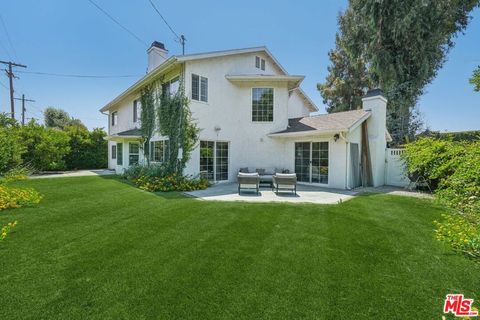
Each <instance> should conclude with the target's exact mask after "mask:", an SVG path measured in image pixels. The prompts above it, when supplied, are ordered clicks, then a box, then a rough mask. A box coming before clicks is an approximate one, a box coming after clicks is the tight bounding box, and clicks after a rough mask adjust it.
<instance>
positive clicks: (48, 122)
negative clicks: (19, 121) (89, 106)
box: [43, 107, 87, 130]
mask: <svg viewBox="0 0 480 320" xmlns="http://www.w3.org/2000/svg"><path fill="white" fill-rule="evenodd" d="M43 122H44V123H45V127H47V128H58V129H64V128H65V127H66V126H80V127H82V128H84V129H85V130H86V129H87V127H85V125H84V124H83V123H82V121H80V119H75V118H72V117H70V115H69V114H68V112H66V111H65V110H62V109H59V108H55V107H48V108H46V109H45V111H43Z"/></svg>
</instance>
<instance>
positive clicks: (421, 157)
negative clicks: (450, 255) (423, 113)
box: [404, 137, 480, 258]
mask: <svg viewBox="0 0 480 320" xmlns="http://www.w3.org/2000/svg"><path fill="white" fill-rule="evenodd" d="M404 159H405V161H406V164H407V169H408V171H409V172H410V173H412V172H416V173H419V174H421V175H423V176H424V177H425V178H426V179H430V180H431V181H433V182H435V185H436V187H437V188H436V190H435V194H436V196H437V199H438V201H440V202H441V203H442V204H443V205H446V206H448V207H450V208H452V209H454V210H453V211H452V213H450V214H449V215H445V216H444V220H443V221H441V222H435V224H436V226H437V230H436V232H437V238H438V239H439V240H442V241H445V242H447V243H449V244H450V245H451V246H452V248H453V249H455V250H458V251H462V252H464V253H467V254H468V255H470V256H475V257H479V258H480V254H479V253H480V248H479V246H480V244H479V243H480V141H453V140H445V139H434V138H430V137H428V138H421V139H419V140H418V141H416V142H414V143H411V144H408V145H407V146H406V152H405V153H404Z"/></svg>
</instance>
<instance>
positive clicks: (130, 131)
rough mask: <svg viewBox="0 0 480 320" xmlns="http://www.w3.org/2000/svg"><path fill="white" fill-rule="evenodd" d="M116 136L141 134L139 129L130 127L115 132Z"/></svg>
mask: <svg viewBox="0 0 480 320" xmlns="http://www.w3.org/2000/svg"><path fill="white" fill-rule="evenodd" d="M116 135H117V136H130V137H131V136H138V137H141V136H142V132H141V131H140V129H137V128H135V129H130V130H127V131H122V132H119V133H117V134H116Z"/></svg>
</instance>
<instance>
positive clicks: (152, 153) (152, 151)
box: [148, 140, 168, 163]
mask: <svg viewBox="0 0 480 320" xmlns="http://www.w3.org/2000/svg"><path fill="white" fill-rule="evenodd" d="M167 141H168V140H155V141H150V146H149V147H150V149H149V155H148V157H149V159H150V162H153V163H162V162H165V157H166V146H167ZM157 142H160V143H162V144H163V148H162V155H161V158H162V159H161V160H155V159H154V156H155V143H157Z"/></svg>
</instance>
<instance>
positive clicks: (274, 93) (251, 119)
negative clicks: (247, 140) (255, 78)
mask: <svg viewBox="0 0 480 320" xmlns="http://www.w3.org/2000/svg"><path fill="white" fill-rule="evenodd" d="M254 89H272V90H273V99H272V104H273V105H272V108H273V109H272V121H258V120H253V90H254ZM275 95H276V90H275V88H273V87H252V90H250V121H251V122H252V123H273V122H274V121H275Z"/></svg>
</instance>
